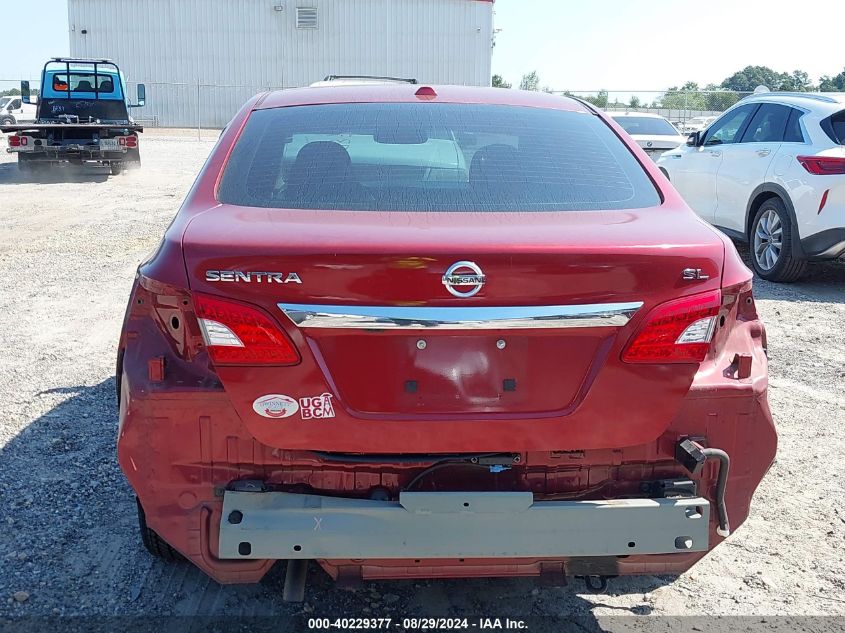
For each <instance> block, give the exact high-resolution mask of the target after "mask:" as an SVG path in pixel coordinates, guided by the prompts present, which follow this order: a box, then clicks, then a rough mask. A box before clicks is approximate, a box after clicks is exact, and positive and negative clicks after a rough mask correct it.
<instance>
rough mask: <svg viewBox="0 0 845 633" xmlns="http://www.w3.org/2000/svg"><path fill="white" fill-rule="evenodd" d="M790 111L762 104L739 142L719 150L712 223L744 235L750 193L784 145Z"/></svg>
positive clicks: (760, 182) (785, 108) (761, 179)
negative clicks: (720, 151) (719, 162)
mask: <svg viewBox="0 0 845 633" xmlns="http://www.w3.org/2000/svg"><path fill="white" fill-rule="evenodd" d="M791 112H792V108H790V107H789V106H785V105H780V104H777V103H764V104H762V105H761V106H760V107H759V108H758V109H757V111H756V112H755V113H754V116H753V117H752V118H751V120H750V121H749V123H748V125H747V126H745V130H744V131H743V133H742V136H741V138H740V139H739V142H738V143H733V144H731V145H729V146H727V145H726V146H725V147H724V148H722V151H723V156H722V161H721V164H720V165H719V171H718V174H717V176H716V201H717V204H716V210H715V213H714V217H713V224H715V225H717V226H722V227H725V228H728V229H732V230H734V231H738V232H740V233H744V232H745V210H746V208H747V206H748V201H749V199H750V198H751V193H752V192H753V191H754V189H756V188H757V187H758V186H759V185H760V184H762V183H763V182H764V181H765V180H766V172H767V171H768V170H769V166H770V165H771V164H772V160H773V159H774V157H775V155H776V154H777V153H778V150H779V149H780V146H781V144H782V143H783V138H784V132H785V131H786V125H787V122H788V121H789V116H790V114H791Z"/></svg>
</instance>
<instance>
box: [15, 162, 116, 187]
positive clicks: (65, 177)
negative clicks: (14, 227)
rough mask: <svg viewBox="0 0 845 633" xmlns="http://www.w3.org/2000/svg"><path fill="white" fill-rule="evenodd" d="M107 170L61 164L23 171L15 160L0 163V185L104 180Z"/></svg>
mask: <svg viewBox="0 0 845 633" xmlns="http://www.w3.org/2000/svg"><path fill="white" fill-rule="evenodd" d="M108 178H109V170H108V168H105V167H89V166H80V165H61V166H59V167H51V168H48V169H45V170H44V171H39V172H31V171H30V172H24V171H21V170H20V169H18V164H17V162H14V163H2V164H0V185H23V184H33V183H36V184H45V185H50V184H62V183H83V182H105V181H106V180H108Z"/></svg>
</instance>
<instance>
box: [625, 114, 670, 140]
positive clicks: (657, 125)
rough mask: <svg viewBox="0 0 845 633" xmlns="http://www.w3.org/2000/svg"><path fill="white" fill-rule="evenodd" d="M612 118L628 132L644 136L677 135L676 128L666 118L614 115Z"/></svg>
mask: <svg viewBox="0 0 845 633" xmlns="http://www.w3.org/2000/svg"><path fill="white" fill-rule="evenodd" d="M613 119H614V120H615V121H616V122H617V123H618V124H619V125H621V126H622V129H624V130H625V131H626V132H627V133H628V134H643V135H645V136H678V134H679V133H678V130H676V129H675V128H674V127H673V126H672V124H671V123H669V121H667V120H666V119H654V118H652V117H647V116H615V117H613Z"/></svg>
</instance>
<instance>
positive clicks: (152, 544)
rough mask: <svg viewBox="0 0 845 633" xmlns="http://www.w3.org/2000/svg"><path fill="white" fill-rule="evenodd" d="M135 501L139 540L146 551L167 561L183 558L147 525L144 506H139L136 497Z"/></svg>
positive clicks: (173, 561) (183, 558)
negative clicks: (139, 531)
mask: <svg viewBox="0 0 845 633" xmlns="http://www.w3.org/2000/svg"><path fill="white" fill-rule="evenodd" d="M135 503H136V504H137V505H138V527H139V528H140V530H141V542H142V543H143V544H144V547H146V548H147V551H148V552H149V553H150V554H152V555H153V556H155V557H156V558H160V559H161V560H163V561H167V562H168V563H175V562H178V561H182V560H185V557H184V556H182V554H180V553H179V552H177V551H176V550H175V549H173V548H172V547H170V545H169V544H168V543H167V541H165V540H164V539H163V538H161V537H160V536H159V535H158V534H157V533H156V532H154V531H153V530H151V529H150V528H148V527H147V518H146V516H145V515H144V508H142V507H141V501H140V500H139V499H138V497H135Z"/></svg>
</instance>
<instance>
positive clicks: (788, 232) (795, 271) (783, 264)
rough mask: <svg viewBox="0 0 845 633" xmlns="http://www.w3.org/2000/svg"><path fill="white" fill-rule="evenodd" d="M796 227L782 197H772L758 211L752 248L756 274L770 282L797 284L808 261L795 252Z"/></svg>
mask: <svg viewBox="0 0 845 633" xmlns="http://www.w3.org/2000/svg"><path fill="white" fill-rule="evenodd" d="M794 231H795V227H794V226H793V224H792V219H791V218H790V216H789V212H788V211H787V210H786V205H785V204H784V203H783V200H781V199H780V198H769V199H768V200H766V201H765V202H763V204H762V205H760V208H759V209H758V210H757V214H756V215H755V216H754V220H753V222H752V223H751V231H750V235H749V238H748V247H749V249H750V251H751V265H752V266H753V268H754V272H755V273H757V275H759V276H760V277H762V278H763V279H765V280H767V281H774V282H777V283H789V282H793V281H797V280H798V279H799V278H800V277H801V275H803V274H804V271H805V270H806V269H807V261H806V260H804V259H801V258H800V257H798V256H797V255H796V254H795V253H794V252H793V250H792V241H793V232H794Z"/></svg>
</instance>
